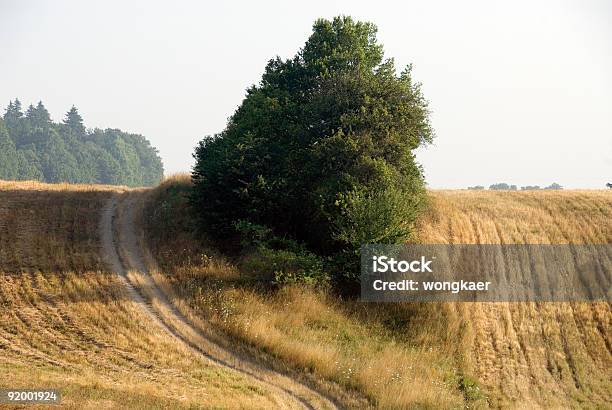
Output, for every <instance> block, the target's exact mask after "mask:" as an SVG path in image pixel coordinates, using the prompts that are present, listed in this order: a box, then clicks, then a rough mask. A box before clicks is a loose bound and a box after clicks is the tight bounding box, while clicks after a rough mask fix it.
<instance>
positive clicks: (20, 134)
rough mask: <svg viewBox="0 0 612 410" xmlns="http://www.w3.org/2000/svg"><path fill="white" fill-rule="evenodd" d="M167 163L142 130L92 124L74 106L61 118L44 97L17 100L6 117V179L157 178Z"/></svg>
mask: <svg viewBox="0 0 612 410" xmlns="http://www.w3.org/2000/svg"><path fill="white" fill-rule="evenodd" d="M162 175H163V165H162V162H161V159H160V157H159V155H158V152H157V149H156V148H154V147H152V146H151V144H150V143H149V141H148V140H147V139H146V138H144V137H143V136H142V135H137V134H128V133H126V132H123V131H121V130H118V129H106V130H101V129H97V128H96V129H94V130H87V129H85V126H84V125H83V118H82V117H81V116H80V115H79V112H78V110H77V109H76V108H75V107H74V106H73V107H72V108H71V109H70V111H68V112H67V113H66V116H65V118H64V120H63V121H62V122H61V123H55V122H53V121H51V118H50V116H49V112H48V111H47V109H46V108H45V106H44V105H43V104H42V102H39V103H38V105H36V106H33V105H30V106H29V107H28V109H27V110H26V112H25V114H24V113H23V111H22V107H21V103H20V102H19V100H17V99H16V100H15V101H11V102H10V103H9V105H8V107H7V108H6V110H5V113H4V116H3V117H2V118H1V119H0V179H5V180H38V181H44V182H70V183H93V184H112V185H128V186H146V185H154V184H157V183H158V182H159V181H160V179H161V178H162Z"/></svg>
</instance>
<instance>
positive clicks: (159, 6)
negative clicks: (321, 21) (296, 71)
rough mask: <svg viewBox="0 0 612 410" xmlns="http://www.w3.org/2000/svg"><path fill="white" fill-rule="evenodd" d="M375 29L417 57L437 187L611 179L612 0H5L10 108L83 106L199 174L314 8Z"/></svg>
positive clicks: (404, 59) (306, 28) (0, 24)
mask: <svg viewBox="0 0 612 410" xmlns="http://www.w3.org/2000/svg"><path fill="white" fill-rule="evenodd" d="M339 14H346V15H351V16H353V17H355V18H357V19H361V20H369V21H372V22H374V23H376V24H377V25H378V28H379V36H378V38H379V41H380V42H382V43H383V44H384V46H385V52H386V55H387V56H388V57H394V58H395V59H396V63H397V64H398V66H400V67H401V66H404V65H406V64H408V63H413V64H414V71H413V74H414V77H415V79H416V80H417V81H419V82H421V83H423V91H424V93H425V96H426V97H427V99H428V100H429V101H430V108H431V110H432V123H433V126H434V128H435V129H436V133H437V139H436V141H435V144H434V145H432V146H430V147H428V148H427V149H424V150H420V151H419V152H418V154H417V156H418V158H419V160H420V162H421V163H422V164H423V165H424V167H425V173H426V178H427V180H428V183H429V185H430V186H431V187H433V188H442V187H449V188H455V187H456V188H461V187H466V186H467V185H475V184H481V185H489V184H491V183H494V182H500V181H505V182H508V183H514V184H517V185H526V184H540V185H545V184H549V183H551V182H554V181H556V182H559V183H560V184H562V185H565V186H567V187H600V188H601V187H603V185H604V183H605V182H608V181H610V182H612V2H610V1H608V0H601V1H578V0H576V1H573V2H566V1H559V0H557V1H498V2H495V1H490V0H483V1H460V2H459V1H418V2H411V1H401V2H400V1H397V2H390V1H389V2H388V1H372V0H370V1H367V2H366V1H333V0H324V1H320V0H314V1H313V0H311V1H299V2H297V1H295V2H290V1H244V2H236V1H233V2H232V1H224V2H221V1H215V2H203V1H199V2H196V1H193V2H186V1H169V0H168V1H165V2H152V1H129V2H128V1H108V0H107V1H103V2H102V1H101V2H90V1H62V0H55V1H51V0H49V1H27V0H23V1H8V0H0V79H1V80H0V103H1V104H2V107H5V106H6V105H7V104H8V102H9V100H11V99H13V98H15V97H18V98H19V99H20V100H21V101H22V103H23V104H24V105H26V106H27V104H30V103H35V102H37V101H38V100H43V102H44V104H45V105H46V106H47V108H48V109H49V111H50V113H51V115H52V117H53V119H54V120H56V121H57V120H60V119H61V118H63V114H64V113H65V112H66V111H67V110H68V109H69V108H70V106H71V105H72V104H75V105H76V106H77V107H78V108H79V110H80V112H81V114H82V115H83V117H84V119H85V123H86V126H88V127H91V128H93V127H100V128H106V127H113V128H121V129H123V130H125V131H129V132H135V133H140V134H143V135H145V136H146V137H147V138H149V140H150V141H151V142H152V144H153V145H154V146H156V147H158V148H159V151H160V153H161V156H162V158H163V161H164V166H165V169H166V173H173V172H177V171H188V170H190V167H191V165H192V163H193V160H192V157H191V154H192V151H193V148H194V146H195V145H196V143H197V141H198V140H199V139H201V138H202V137H204V136H206V135H209V134H214V133H217V132H219V131H221V130H222V129H223V128H224V126H225V124H226V121H227V117H228V116H230V115H231V114H232V113H233V111H234V110H235V108H236V107H237V106H238V105H239V104H240V102H241V101H242V98H243V97H244V94H245V89H246V88H247V87H248V86H249V85H251V84H253V83H256V82H258V81H259V78H260V76H261V74H262V72H263V69H264V67H265V64H266V62H267V61H268V60H269V59H270V58H272V57H274V56H275V55H280V56H281V57H283V58H287V57H291V56H293V55H294V54H295V52H296V51H297V50H298V49H299V48H300V47H301V46H302V45H303V44H304V42H305V41H306V39H307V37H308V35H309V33H310V31H311V27H312V23H313V22H314V20H315V19H316V18H318V17H326V18H331V17H333V16H335V15H339Z"/></svg>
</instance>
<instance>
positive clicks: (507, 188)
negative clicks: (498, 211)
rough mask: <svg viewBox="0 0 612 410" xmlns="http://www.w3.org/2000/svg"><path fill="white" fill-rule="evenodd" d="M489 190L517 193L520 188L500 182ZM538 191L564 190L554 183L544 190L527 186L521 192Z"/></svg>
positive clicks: (480, 186) (479, 187)
mask: <svg viewBox="0 0 612 410" xmlns="http://www.w3.org/2000/svg"><path fill="white" fill-rule="evenodd" d="M467 189H471V190H474V191H479V190H483V189H485V187H484V186H482V185H476V186H469V187H468V188H467ZM489 189H490V190H492V191H517V190H518V187H517V186H516V185H509V184H506V183H505V182H500V183H498V184H492V185H490V186H489ZM538 189H563V187H562V186H561V185H559V184H557V183H556V182H553V183H552V184H550V185H548V186H546V187H544V188H540V186H539V185H527V186H522V187H521V191H535V190H538Z"/></svg>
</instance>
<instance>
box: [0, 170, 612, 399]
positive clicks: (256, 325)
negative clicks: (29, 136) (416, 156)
mask: <svg viewBox="0 0 612 410" xmlns="http://www.w3.org/2000/svg"><path fill="white" fill-rule="evenodd" d="M188 187H189V181H188V178H186V177H184V176H182V177H181V176H179V177H175V178H171V179H169V180H167V181H165V182H164V183H162V185H160V186H159V187H158V188H155V189H153V190H147V191H145V190H143V191H128V190H127V189H125V188H117V187H103V186H85V185H45V184H38V183H11V182H0V309H1V313H2V314H1V316H0V386H1V387H6V386H11V387H41V386H45V387H59V388H61V390H62V393H63V398H62V402H63V405H64V407H66V408H74V409H81V408H92V409H98V408H143V409H145V408H146V409H151V408H173V409H174V408H272V407H275V406H276V405H277V404H278V403H277V402H276V401H275V398H274V394H273V393H271V392H270V391H268V390H266V389H265V388H263V387H262V385H261V384H259V383H255V382H254V381H253V380H252V379H250V378H249V377H245V376H244V374H242V373H240V372H235V371H232V370H231V369H227V368H223V367H219V366H216V365H214V364H213V363H211V362H210V361H208V360H205V359H204V358H203V357H202V356H201V355H198V354H196V353H197V352H194V351H193V350H192V349H189V348H187V347H185V346H184V345H183V344H181V343H177V340H176V338H173V337H171V335H169V334H168V333H166V332H164V331H163V330H162V329H161V328H159V327H158V326H157V325H156V324H155V323H154V322H153V321H151V318H150V317H149V316H147V315H146V314H145V312H143V310H142V309H141V308H140V307H139V306H138V305H137V304H136V303H134V301H133V300H132V298H131V297H130V296H129V294H128V292H127V291H126V288H125V286H124V284H123V283H122V282H121V281H120V280H119V278H118V276H117V274H116V273H115V272H110V271H109V267H108V266H107V264H106V263H105V261H104V260H103V258H102V252H101V249H100V241H101V238H100V229H99V221H100V216H101V214H102V212H103V210H104V207H105V204H107V203H108V200H109V198H111V196H113V195H117V194H120V193H124V192H128V193H129V194H128V195H127V197H128V198H136V199H137V200H138V201H140V202H141V204H142V205H144V211H145V214H144V215H145V216H146V217H145V218H143V219H142V221H141V222H142V226H141V228H142V229H143V230H142V231H141V232H140V233H141V235H140V236H139V241H140V243H139V244H140V247H141V248H142V252H143V254H144V260H145V261H146V264H147V265H148V266H147V267H148V268H149V271H150V272H151V277H152V278H153V280H154V282H155V284H156V285H157V286H158V287H159V288H160V289H162V290H163V291H164V293H165V295H166V296H167V297H168V299H170V300H171V301H172V302H173V304H174V306H175V307H176V308H177V310H178V311H180V312H181V314H182V315H183V316H184V317H186V318H188V319H189V321H190V323H191V324H192V325H193V326H194V327H195V328H197V329H199V330H201V331H202V332H203V333H206V334H207V335H210V338H211V339H212V340H214V341H215V342H216V343H218V344H219V345H220V346H222V347H224V348H227V349H231V350H232V351H234V352H239V353H240V354H242V355H245V356H250V357H253V358H255V360H256V361H257V362H258V363H261V364H263V365H265V366H266V367H267V368H272V369H276V370H278V371H281V372H282V373H285V374H288V375H289V376H292V378H294V379H296V380H300V381H302V382H303V383H305V384H308V385H310V386H314V387H317V389H318V390H319V391H322V392H325V393H327V395H328V396H329V397H334V398H335V399H336V401H337V402H338V403H339V404H341V405H343V406H346V407H353V408H364V407H380V408H431V409H438V408H444V409H446V408H456V409H460V408H486V407H494V408H609V407H610V406H611V405H612V395H611V393H610V392H611V391H612V383H611V381H610V379H611V378H610V375H611V370H610V369H612V352H611V350H612V349H611V341H610V338H611V336H612V311H611V308H610V304H608V303H453V304H452V303H445V304H441V303H429V304H427V303H423V304H417V303H404V304H364V303H359V302H357V301H350V300H340V299H338V298H337V297H335V296H333V295H330V294H328V293H327V292H325V291H323V290H317V289H313V288H310V287H304V286H285V287H282V288H271V287H270V286H269V285H268V284H262V283H261V281H259V280H257V279H256V278H254V277H253V276H252V275H251V274H250V273H249V272H248V270H245V266H246V265H244V264H243V263H241V261H240V260H238V261H233V262H229V261H228V260H227V259H226V258H224V257H223V256H221V255H219V254H218V253H216V252H215V251H213V250H212V249H211V247H209V246H207V245H206V244H204V243H201V242H199V241H197V240H196V239H195V237H194V235H193V233H192V232H191V231H190V230H189V229H188V225H189V220H188V219H187V218H188V213H187V211H186V201H185V192H186V189H188ZM122 197H126V195H123V196H122ZM430 199H431V206H430V207H429V210H428V211H427V213H425V214H424V215H423V217H422V219H421V221H420V222H419V225H418V226H417V233H418V235H417V238H416V239H417V240H418V241H419V242H426V243H568V242H571V243H610V241H611V240H612V191H558V192H548V191H546V192H489V191H487V192H474V191H433V192H431V193H430ZM129 275H130V277H131V280H132V281H133V283H135V284H136V286H137V287H138V286H141V287H143V288H144V287H146V286H145V285H146V280H147V279H146V278H143V277H139V273H138V272H130V273H129ZM139 283H142V284H141V285H139ZM145 293H146V292H145Z"/></svg>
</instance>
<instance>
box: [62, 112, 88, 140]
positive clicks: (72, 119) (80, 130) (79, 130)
mask: <svg viewBox="0 0 612 410" xmlns="http://www.w3.org/2000/svg"><path fill="white" fill-rule="evenodd" d="M63 123H64V125H66V126H67V127H68V128H69V129H70V130H71V131H72V132H73V133H74V135H77V136H82V135H85V127H84V126H83V117H81V115H80V114H79V110H77V108H76V107H75V106H74V105H73V106H72V108H70V111H68V112H67V113H66V116H65V118H64V121H63Z"/></svg>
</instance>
